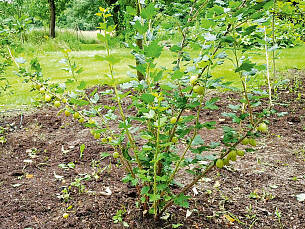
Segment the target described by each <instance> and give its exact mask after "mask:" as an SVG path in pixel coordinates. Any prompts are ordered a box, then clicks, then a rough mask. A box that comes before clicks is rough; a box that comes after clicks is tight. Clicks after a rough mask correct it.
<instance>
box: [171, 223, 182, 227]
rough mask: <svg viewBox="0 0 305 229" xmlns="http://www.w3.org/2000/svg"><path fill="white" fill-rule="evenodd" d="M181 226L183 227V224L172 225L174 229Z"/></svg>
mask: <svg viewBox="0 0 305 229" xmlns="http://www.w3.org/2000/svg"><path fill="white" fill-rule="evenodd" d="M180 226H183V224H181V223H177V224H172V228H179V227H180Z"/></svg>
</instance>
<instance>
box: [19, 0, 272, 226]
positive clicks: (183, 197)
mask: <svg viewBox="0 0 305 229" xmlns="http://www.w3.org/2000/svg"><path fill="white" fill-rule="evenodd" d="M143 2H144V1H141V3H139V2H138V4H137V6H136V7H135V8H132V7H129V8H128V10H127V13H129V14H130V15H131V16H133V17H134V19H133V21H132V22H131V24H132V25H133V28H134V30H135V32H136V35H135V43H134V44H130V46H131V47H132V48H133V50H132V54H133V55H134V56H135V59H136V65H135V66H131V68H132V69H134V70H135V71H137V74H134V76H133V75H132V74H129V75H131V76H133V79H132V80H131V81H129V82H127V83H119V82H118V81H117V77H116V73H115V69H116V65H118V63H119V62H120V59H119V58H118V57H117V56H115V55H113V54H112V53H111V47H109V40H110V39H111V36H110V34H111V33H112V32H113V31H114V29H115V26H114V25H110V24H109V23H108V22H107V20H108V18H110V17H111V14H110V13H109V12H108V9H104V8H100V11H99V13H97V16H99V17H101V20H102V22H101V23H100V26H99V27H98V28H100V29H102V30H103V31H105V32H104V33H102V34H99V35H98V38H99V39H100V41H101V42H103V43H104V44H105V46H106V47H107V54H106V55H105V56H97V59H98V60H101V61H105V62H107V63H108V70H107V72H106V70H105V69H102V71H105V74H106V76H107V77H109V79H110V80H111V84H110V85H109V87H110V88H109V90H105V91H99V89H98V88H95V89H94V90H93V91H92V92H91V93H89V94H88V93H86V90H85V87H86V83H85V82H84V81H81V82H76V81H75V82H74V83H77V84H78V86H77V89H76V90H74V91H69V90H67V88H66V85H65V84H64V83H60V84H54V83H53V84H52V83H50V82H49V81H47V80H45V79H44V78H43V76H42V74H41V69H40V65H39V64H38V62H37V61H36V60H33V61H32V62H31V68H32V71H33V73H31V72H29V71H27V70H26V69H25V68H24V67H20V68H19V75H20V76H21V77H23V78H24V79H25V82H29V83H33V88H34V89H35V90H39V91H40V92H41V94H42V95H43V96H44V98H45V101H46V102H49V103H53V104H54V106H55V107H57V108H60V112H64V114H65V115H66V116H70V115H71V116H72V117H73V118H74V119H75V120H78V122H79V123H81V124H82V125H83V126H84V127H85V128H89V129H90V130H91V133H92V135H93V137H94V138H95V139H96V140H98V141H100V143H101V144H109V145H110V146H111V147H112V148H113V157H114V158H116V159H117V160H118V162H120V163H121V164H122V166H124V168H125V169H126V176H125V177H124V178H123V182H129V183H130V184H131V185H133V186H135V188H136V190H137V194H138V199H137V200H136V201H137V206H139V208H140V209H142V211H143V213H144V214H153V215H154V217H155V219H156V220H158V219H159V218H160V217H161V216H162V214H163V213H164V212H165V211H166V210H167V209H168V208H169V207H170V206H171V205H173V204H175V205H179V206H182V207H188V206H189V202H188V201H189V199H190V198H191V197H190V196H188V195H187V194H188V191H189V190H190V189H191V188H192V187H193V186H194V185H195V184H196V183H197V182H199V181H200V180H201V179H202V178H203V177H205V176H207V175H208V173H209V172H210V171H212V170H213V169H214V168H216V167H218V168H223V167H224V166H226V165H228V164H229V163H230V161H236V160H237V158H238V157H240V156H243V155H244V154H245V151H244V150H243V149H244V148H245V147H244V146H243V147H241V146H242V145H246V146H247V147H248V151H249V150H251V149H252V147H255V146H256V144H257V143H256V138H257V137H259V136H260V134H261V133H260V131H261V132H267V125H266V124H261V123H262V121H263V119H264V117H265V115H266V114H268V112H267V111H264V112H261V113H258V112H255V111H256V110H259V109H257V107H258V106H261V102H260V99H261V98H262V97H265V95H266V93H264V92H263V91H260V90H258V89H255V93H254V90H252V89H253V88H254V87H251V88H250V87H249V85H250V83H249V81H250V80H253V79H255V77H257V73H259V72H262V71H264V70H265V66H262V65H257V64H255V63H253V62H252V61H251V58H250V56H249V55H248V54H247V50H246V49H245V48H244V47H245V46H244V45H243V43H242V41H243V40H244V39H243V38H244V37H246V36H249V37H251V35H252V34H255V32H256V30H257V29H258V28H259V27H260V26H261V24H262V23H266V24H267V23H268V22H269V18H268V15H269V14H268V13H267V14H266V12H268V7H270V6H272V4H269V3H268V1H216V2H215V1H192V2H189V3H185V4H184V5H183V7H182V5H181V4H180V6H179V9H177V10H179V11H181V14H182V15H184V16H183V17H177V18H176V20H175V21H174V22H173V25H172V26H173V28H172V29H173V30H176V31H179V32H180V37H181V38H182V40H181V41H180V42H178V43H177V44H172V45H171V47H170V49H169V50H165V49H163V47H162V45H161V43H162V41H161V40H160V39H159V36H158V33H159V32H160V31H161V30H162V28H160V27H158V25H159V24H160V23H159V22H160V20H163V19H166V17H167V16H168V15H167V14H166V12H167V11H164V10H160V9H162V7H164V6H163V5H162V4H157V3H154V2H151V3H147V4H142V3H143ZM178 5H179V4H178V3H177V4H175V5H173V9H175V8H174V7H176V6H178ZM196 21H200V22H201V27H200V28H201V30H200V31H201V32H200V33H197V34H193V33H192V28H193V26H194V25H195V23H197V22H196ZM162 31H163V30H162ZM253 39H255V37H254V38H253ZM169 42H170V41H169ZM193 47H195V48H196V49H198V47H199V49H200V51H199V52H197V54H196V55H197V56H195V57H191V55H190V54H189V53H188V51H189V50H191V49H192V48H193ZM250 48H251V47H250ZM162 52H163V54H164V55H167V53H168V55H169V56H174V59H173V62H172V65H167V66H162V65H161V64H157V63H158V59H159V58H160V56H161V54H162ZM166 52H167V53H166ZM232 56H233V57H232ZM226 60H227V61H231V62H232V71H235V73H236V80H238V81H239V82H240V85H241V86H240V87H239V88H235V91H236V93H237V94H238V95H239V98H240V99H239V100H237V101H235V102H238V103H237V104H236V103H235V104H234V105H233V104H229V108H230V109H231V111H232V112H229V113H223V114H222V115H223V116H225V117H226V118H231V119H232V122H231V124H222V125H221V124H217V122H216V121H218V119H217V120H215V121H208V122H206V121H202V120H201V118H200V116H201V115H203V114H204V113H203V112H204V110H217V109H219V108H218V106H217V105H216V103H217V101H219V100H222V98H218V97H214V96H212V97H211V96H207V94H208V93H209V92H210V91H212V90H215V89H217V88H225V89H227V90H230V88H233V87H231V86H230V85H229V84H228V83H223V82H222V80H221V79H220V78H215V77H213V76H212V74H211V70H212V69H214V68H218V67H220V68H221V65H222V64H223V63H224V61H226ZM97 67H98V66H97ZM213 94H215V93H213ZM102 97H107V98H108V97H112V99H113V100H114V101H115V105H113V106H112V105H109V104H108V105H103V104H101V103H99V101H102V100H101V98H102ZM126 104H128V105H126ZM260 110H262V109H260ZM216 127H217V128H220V127H221V128H222V129H223V136H221V137H219V140H218V141H217V142H213V143H210V144H206V143H205V141H204V139H202V137H201V133H202V132H205V133H206V132H208V131H211V130H212V129H214V128H216ZM205 135H207V136H208V134H205ZM178 145H179V147H178ZM181 171H187V172H188V173H189V174H190V175H189V176H188V177H186V178H184V180H185V181H186V184H182V186H181V188H180V191H179V192H178V193H177V192H176V193H174V192H173V184H177V182H176V178H177V176H178V174H179V173H180V172H181Z"/></svg>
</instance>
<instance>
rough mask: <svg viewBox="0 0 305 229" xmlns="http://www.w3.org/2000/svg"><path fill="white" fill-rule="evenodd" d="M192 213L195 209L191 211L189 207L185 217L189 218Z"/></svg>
mask: <svg viewBox="0 0 305 229" xmlns="http://www.w3.org/2000/svg"><path fill="white" fill-rule="evenodd" d="M192 213H193V211H190V210H188V209H187V210H186V216H185V218H186V219H187V218H188V217H190V216H191V214H192Z"/></svg>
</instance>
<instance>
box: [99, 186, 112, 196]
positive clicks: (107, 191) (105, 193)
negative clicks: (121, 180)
mask: <svg viewBox="0 0 305 229" xmlns="http://www.w3.org/2000/svg"><path fill="white" fill-rule="evenodd" d="M101 194H102V195H104V196H111V194H112V191H111V190H110V188H109V187H107V188H106V190H105V192H101Z"/></svg>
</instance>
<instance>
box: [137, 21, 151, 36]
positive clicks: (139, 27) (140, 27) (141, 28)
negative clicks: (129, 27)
mask: <svg viewBox="0 0 305 229" xmlns="http://www.w3.org/2000/svg"><path fill="white" fill-rule="evenodd" d="M134 28H135V29H136V30H137V31H138V33H139V34H144V33H146V32H147V30H148V26H147V24H144V25H141V23H140V22H139V21H136V22H135V24H134Z"/></svg>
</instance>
